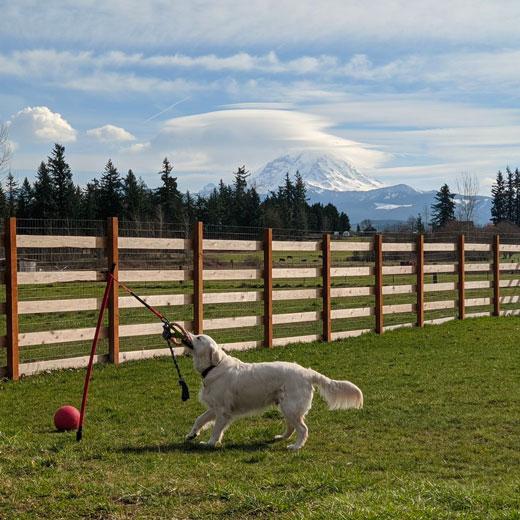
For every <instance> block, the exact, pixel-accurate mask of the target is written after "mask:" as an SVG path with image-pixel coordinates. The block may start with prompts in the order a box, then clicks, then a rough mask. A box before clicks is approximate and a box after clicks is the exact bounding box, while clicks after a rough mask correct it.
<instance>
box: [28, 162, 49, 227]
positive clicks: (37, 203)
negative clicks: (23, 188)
mask: <svg viewBox="0 0 520 520" xmlns="http://www.w3.org/2000/svg"><path fill="white" fill-rule="evenodd" d="M53 197H54V192H53V183H52V179H51V176H50V173H49V169H48V168H47V165H46V164H45V163H44V162H43V161H42V162H41V163H40V166H39V168H38V171H37V173H36V181H35V182H34V188H33V198H34V200H33V207H32V212H31V213H32V217H33V218H52V216H53V215H54V214H55V211H54V209H55V208H54V199H53Z"/></svg>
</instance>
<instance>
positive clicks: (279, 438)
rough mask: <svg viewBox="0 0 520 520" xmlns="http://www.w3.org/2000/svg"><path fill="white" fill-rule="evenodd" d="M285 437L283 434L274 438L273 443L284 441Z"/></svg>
mask: <svg viewBox="0 0 520 520" xmlns="http://www.w3.org/2000/svg"><path fill="white" fill-rule="evenodd" d="M285 438H286V437H285V435H283V434H281V435H275V436H274V437H273V441H282V440H283V439H285Z"/></svg>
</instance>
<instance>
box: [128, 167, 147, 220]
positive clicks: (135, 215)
mask: <svg viewBox="0 0 520 520" xmlns="http://www.w3.org/2000/svg"><path fill="white" fill-rule="evenodd" d="M151 207H152V206H151V201H150V190H149V189H148V187H147V186H146V184H145V182H144V181H143V179H141V178H139V179H137V177H136V176H135V174H134V172H133V171H132V170H128V173H127V175H126V177H125V180H124V182H123V208H124V209H123V215H124V218H125V219H127V220H132V221H134V222H139V221H142V220H145V219H147V218H148V216H149V215H150V213H151Z"/></svg>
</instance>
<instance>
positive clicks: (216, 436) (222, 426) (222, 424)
mask: <svg viewBox="0 0 520 520" xmlns="http://www.w3.org/2000/svg"><path fill="white" fill-rule="evenodd" d="M230 423H231V417H229V416H228V415H218V416H217V418H216V420H215V426H213V432H212V433H211V437H210V439H209V441H208V446H211V447H215V446H217V445H218V444H220V443H221V441H222V437H223V436H224V432H225V431H226V428H227V427H228V426H229V424H230Z"/></svg>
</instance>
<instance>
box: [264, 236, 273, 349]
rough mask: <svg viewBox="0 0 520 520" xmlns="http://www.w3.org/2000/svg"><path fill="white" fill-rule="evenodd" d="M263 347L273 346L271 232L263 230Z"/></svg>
mask: <svg viewBox="0 0 520 520" xmlns="http://www.w3.org/2000/svg"><path fill="white" fill-rule="evenodd" d="M264 346H265V347H267V348H272V346H273V230H272V229H271V228H267V229H265V230H264Z"/></svg>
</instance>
